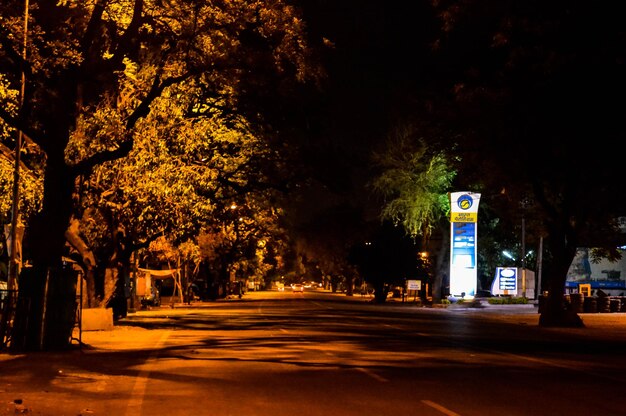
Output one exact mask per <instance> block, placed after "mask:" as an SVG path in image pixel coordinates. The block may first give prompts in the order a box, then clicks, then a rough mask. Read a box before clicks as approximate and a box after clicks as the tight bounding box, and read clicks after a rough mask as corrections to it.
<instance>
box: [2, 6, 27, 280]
mask: <svg viewBox="0 0 626 416" xmlns="http://www.w3.org/2000/svg"><path fill="white" fill-rule="evenodd" d="M28 2H29V0H25V1H24V37H23V45H22V59H23V60H24V61H26V44H27V42H28V6H29V4H28ZM23 67H24V66H23V65H22V68H23ZM25 88H26V73H25V72H24V70H23V69H22V80H21V86H20V97H19V104H20V105H19V111H21V109H22V107H23V105H24V90H25ZM22 139H23V133H22V129H20V128H18V129H17V140H16V143H15V166H14V169H13V204H12V207H11V247H10V250H11V251H10V253H9V257H10V258H9V278H8V282H7V283H8V284H7V286H8V289H9V290H10V291H12V290H13V291H14V290H17V276H18V270H19V264H18V263H20V262H21V258H20V259H18V258H17V251H18V241H17V240H18V238H21V235H20V234H19V233H18V227H19V226H21V223H20V162H21V152H22Z"/></svg>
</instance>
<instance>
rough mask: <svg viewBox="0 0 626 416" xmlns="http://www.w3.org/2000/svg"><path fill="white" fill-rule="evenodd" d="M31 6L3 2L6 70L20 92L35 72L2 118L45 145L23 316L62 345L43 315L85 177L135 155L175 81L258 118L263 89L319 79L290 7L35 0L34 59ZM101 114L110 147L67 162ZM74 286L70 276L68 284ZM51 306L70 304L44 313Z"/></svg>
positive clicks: (32, 341) (32, 335) (0, 57)
mask: <svg viewBox="0 0 626 416" xmlns="http://www.w3.org/2000/svg"><path fill="white" fill-rule="evenodd" d="M22 4H23V3H22V2H21V1H19V0H12V1H5V2H3V3H2V5H1V6H0V16H1V17H2V23H3V24H2V29H1V30H0V70H1V72H2V73H3V74H4V75H5V76H6V79H7V80H8V82H9V84H10V87H11V89H14V90H17V89H18V85H19V80H20V77H21V72H22V71H24V73H25V75H26V88H25V91H26V93H25V96H24V105H23V106H21V107H20V108H19V113H18V114H17V115H15V114H14V113H11V112H10V111H8V110H7V109H6V108H5V107H2V108H0V118H2V120H3V121H4V122H5V123H6V124H8V125H9V126H11V127H13V128H17V129H19V130H21V131H22V132H23V133H24V134H25V135H26V136H27V137H28V138H29V140H32V141H33V142H34V143H36V144H37V145H38V146H39V147H40V148H41V149H42V151H43V152H44V153H45V157H46V159H45V162H46V163H45V168H44V190H43V204H42V209H41V211H40V212H39V213H38V215H37V218H36V219H34V220H33V222H32V223H31V224H30V227H29V235H28V239H29V241H30V243H31V245H30V248H31V255H32V261H33V268H32V270H31V272H30V273H29V277H28V278H24V279H22V281H21V285H22V286H21V292H23V293H24V295H26V296H30V297H31V298H32V305H33V308H32V309H31V311H30V313H29V317H28V318H30V319H27V317H23V319H21V320H18V321H19V322H22V323H23V324H26V323H28V325H27V326H28V328H27V329H26V330H25V332H24V339H23V342H22V345H23V347H24V348H40V347H41V346H43V347H44V348H64V347H66V346H67V345H68V344H69V339H70V336H68V333H67V329H68V325H65V330H64V331H56V332H55V331H47V332H46V333H45V334H44V335H43V336H42V335H41V331H40V328H42V327H46V328H50V326H48V325H46V326H43V322H42V320H41V319H39V318H37V317H39V316H41V314H40V311H41V310H42V306H43V302H44V301H43V298H42V294H43V287H44V283H45V276H46V275H48V274H49V273H52V275H51V276H53V278H54V279H56V280H58V281H61V280H63V279H61V278H57V274H58V273H61V274H63V273H64V272H63V267H62V262H61V259H62V256H63V254H64V246H65V232H66V230H67V228H68V226H69V224H70V219H71V217H72V215H73V214H74V209H75V207H76V201H75V200H73V194H74V192H75V189H76V188H75V185H76V180H77V179H78V178H80V177H86V176H88V175H89V174H90V173H91V172H92V170H93V168H94V167H95V166H98V165H100V164H102V163H104V162H107V161H112V160H116V159H120V158H123V157H125V156H127V155H128V154H129V152H130V151H131V149H132V148H133V144H134V140H135V138H136V134H137V131H138V128H139V127H140V126H141V123H142V122H143V120H144V119H145V117H146V116H147V115H148V114H149V113H150V111H151V109H152V105H153V104H154V103H155V100H157V99H158V98H160V97H164V96H166V94H167V93H168V92H169V91H170V88H171V87H173V86H175V85H179V84H181V83H185V82H192V81H193V82H197V83H198V84H197V85H199V88H201V90H202V95H201V96H199V97H197V98H198V101H201V102H205V103H206V105H207V107H210V105H211V102H212V101H211V99H216V98H218V97H219V98H221V100H220V101H219V103H220V104H222V103H223V105H224V106H225V107H226V108H228V109H229V110H230V111H233V112H237V111H240V112H248V110H251V109H252V108H253V107H254V106H249V105H247V104H246V101H245V100H242V98H243V97H245V96H246V95H247V94H253V95H254V98H255V104H259V100H260V98H259V97H262V96H263V93H264V92H272V93H275V91H276V90H275V89H273V88H272V85H274V86H276V85H277V83H278V82H279V81H280V80H284V79H288V78H292V79H297V80H304V79H307V78H310V77H315V76H316V75H317V74H316V73H315V72H314V71H309V68H310V66H309V54H308V50H307V46H306V40H305V28H304V24H303V22H302V20H301V19H300V18H299V16H298V12H297V10H296V9H295V8H293V7H291V6H289V5H287V4H284V3H283V2H281V1H273V2H271V3H266V2H253V3H250V2H248V1H231V2H218V3H212V2H208V1H191V2H162V1H151V0H135V1H130V0H128V1H122V2H119V1H109V0H92V1H85V2H73V1H60V2H48V1H31V2H30V4H31V10H30V25H29V27H30V28H31V30H30V33H29V37H28V44H27V53H26V54H25V56H26V59H24V58H23V56H24V55H22V54H21V53H20V51H21V39H22V36H21V33H22V25H21V21H22V19H21V18H22V7H21V6H22ZM276 74H278V75H276ZM205 100H206V101H205ZM248 114H250V115H257V116H258V115H260V112H259V111H254V112H253V111H249V112H248ZM103 117H104V118H105V120H104V121H105V122H106V129H105V128H104V127H105V126H102V127H103V128H102V129H98V130H97V131H90V132H89V133H90V134H89V135H87V136H85V137H83V140H86V141H90V140H93V139H94V134H100V135H102V138H106V141H105V143H106V146H103V147H100V148H99V149H97V151H95V152H94V153H90V154H87V155H85V157H84V158H81V159H78V160H73V161H69V160H67V154H66V152H67V150H68V145H69V143H70V140H71V138H72V134H73V133H74V131H75V130H76V129H77V127H78V126H79V124H80V123H82V122H87V123H89V124H91V125H98V124H99V123H98V122H97V119H98V118H103ZM68 284H69V285H71V279H70V283H64V284H61V286H63V285H65V286H67V285H68ZM67 289H68V288H62V291H63V292H68V290H67ZM51 308H52V309H54V308H58V309H66V308H68V306H67V305H54V306H53V305H49V307H47V308H46V310H48V311H50V310H51ZM63 314H65V315H68V316H69V315H71V314H70V313H63ZM66 319H68V318H67V317H65V318H64V320H66ZM69 328H70V329H71V326H69ZM41 338H43V339H41Z"/></svg>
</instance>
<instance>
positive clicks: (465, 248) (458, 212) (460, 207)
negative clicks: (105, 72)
mask: <svg viewBox="0 0 626 416" xmlns="http://www.w3.org/2000/svg"><path fill="white" fill-rule="evenodd" d="M479 202H480V194H477V193H472V192H452V193H451V194H450V234H451V238H450V294H451V295H453V296H462V297H466V298H473V297H474V296H475V295H476V286H477V265H476V259H477V241H478V239H477V221H478V203H479Z"/></svg>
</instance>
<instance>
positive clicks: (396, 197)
mask: <svg viewBox="0 0 626 416" xmlns="http://www.w3.org/2000/svg"><path fill="white" fill-rule="evenodd" d="M419 133H420V132H419V131H418V130H416V129H415V128H412V127H404V128H398V129H397V130H396V131H395V132H394V134H393V135H392V136H391V137H390V139H389V140H387V143H386V147H385V148H384V149H383V150H382V151H381V152H380V153H375V154H374V159H375V161H376V162H377V166H378V167H379V169H380V173H379V176H377V177H375V178H374V180H373V182H372V188H373V190H374V192H376V193H377V194H379V195H381V196H382V197H383V200H384V204H383V207H382V211H381V218H382V219H383V220H387V221H390V222H392V223H393V224H395V225H399V226H401V227H402V228H403V229H404V230H405V232H406V234H407V235H409V236H410V237H411V238H417V237H422V239H423V242H422V244H423V246H427V245H428V241H429V240H430V237H431V236H432V234H433V232H435V233H437V234H439V235H440V236H441V237H440V238H439V241H440V243H441V244H440V246H439V247H437V248H436V249H435V250H436V253H435V254H436V255H435V258H436V266H435V270H432V271H431V272H434V273H435V276H434V279H433V299H434V301H435V302H437V301H439V300H440V299H441V296H442V281H443V276H444V275H446V274H447V273H448V270H447V266H448V263H447V262H446V261H445V260H446V259H447V254H448V252H449V242H450V240H449V233H448V228H449V224H450V222H449V221H450V201H449V196H448V193H449V192H450V191H452V189H451V185H452V183H453V179H454V177H455V174H456V172H455V171H454V170H453V169H452V167H451V163H450V162H449V160H448V159H449V157H448V156H446V154H445V153H444V152H443V151H436V150H433V149H432V148H431V147H429V146H428V145H427V143H426V139H425V138H423V137H419V136H418V135H419ZM446 236H447V237H448V238H443V237H446Z"/></svg>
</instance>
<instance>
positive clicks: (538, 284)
mask: <svg viewBox="0 0 626 416" xmlns="http://www.w3.org/2000/svg"><path fill="white" fill-rule="evenodd" d="M542 263H543V236H541V237H539V253H537V275H536V277H535V299H538V294H539V291H540V290H541V265H542Z"/></svg>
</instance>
